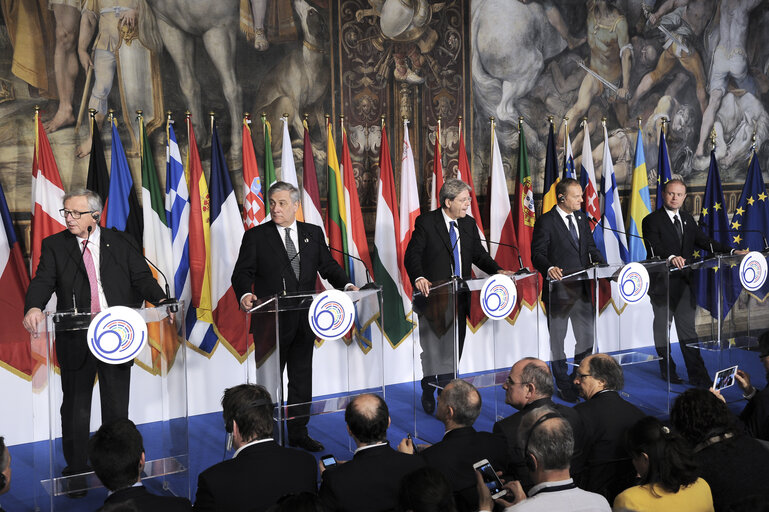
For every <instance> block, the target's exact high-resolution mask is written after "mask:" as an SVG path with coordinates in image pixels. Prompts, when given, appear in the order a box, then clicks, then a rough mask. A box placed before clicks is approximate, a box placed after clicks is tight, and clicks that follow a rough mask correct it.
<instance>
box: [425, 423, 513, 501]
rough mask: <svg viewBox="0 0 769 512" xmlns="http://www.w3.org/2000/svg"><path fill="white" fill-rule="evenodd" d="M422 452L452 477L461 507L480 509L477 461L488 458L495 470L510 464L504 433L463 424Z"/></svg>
mask: <svg viewBox="0 0 769 512" xmlns="http://www.w3.org/2000/svg"><path fill="white" fill-rule="evenodd" d="M419 456H420V457H422V458H423V459H424V461H425V463H427V465H428V466H430V467H433V468H435V469H437V470H439V471H440V472H441V473H443V475H444V476H445V477H446V479H447V480H448V481H449V485H451V489H452V491H454V498H455V500H456V502H457V508H458V510H460V511H463V510H473V511H474V510H478V492H477V491H476V487H475V486H476V480H475V478H476V477H475V471H474V470H473V464H475V463H476V462H478V461H480V460H482V459H488V461H489V462H491V465H492V466H493V467H494V469H495V470H498V471H501V470H502V469H503V468H505V467H506V466H507V445H506V443H505V438H504V437H502V436H499V435H495V434H492V433H490V432H477V431H476V430H475V429H474V428H473V427H462V428H458V429H454V430H452V431H450V432H447V433H446V434H445V435H444V436H443V439H442V440H441V441H440V442H438V443H435V444H434V445H432V446H430V447H429V448H426V449H425V450H424V451H422V452H421V453H420V454H419Z"/></svg>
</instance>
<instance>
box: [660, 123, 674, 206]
mask: <svg viewBox="0 0 769 512" xmlns="http://www.w3.org/2000/svg"><path fill="white" fill-rule="evenodd" d="M672 178H673V175H672V173H671V172H670V157H669V156H668V144H667V142H665V129H664V125H663V128H660V152H659V155H658V156H657V210H659V209H660V208H662V205H664V204H665V200H664V199H663V198H662V193H663V190H664V189H665V183H667V182H668V181H670V180H671V179H672Z"/></svg>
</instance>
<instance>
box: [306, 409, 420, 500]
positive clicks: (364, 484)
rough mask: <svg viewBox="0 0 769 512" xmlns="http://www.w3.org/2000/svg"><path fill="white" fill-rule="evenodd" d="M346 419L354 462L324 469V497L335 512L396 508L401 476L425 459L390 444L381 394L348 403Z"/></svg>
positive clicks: (388, 424) (387, 423) (322, 495)
mask: <svg viewBox="0 0 769 512" xmlns="http://www.w3.org/2000/svg"><path fill="white" fill-rule="evenodd" d="M344 419H345V422H346V423H347V432H349V434H350V435H351V436H352V438H353V440H354V441H355V445H356V446H357V449H356V450H355V455H354V456H353V458H352V460H351V461H349V462H347V463H344V464H337V465H336V466H334V467H331V468H328V469H325V470H324V469H323V468H321V471H322V478H321V484H320V492H319V495H320V497H321V500H322V501H323V503H324V505H325V506H326V507H327V508H328V509H330V510H332V511H344V512H366V511H371V512H377V511H387V510H393V509H394V508H395V506H396V504H397V496H398V487H399V485H400V482H401V479H402V478H403V476H404V475H406V474H407V473H411V472H412V471H414V470H415V469H418V468H420V467H422V466H424V461H423V460H422V459H421V458H420V457H414V456H413V455H408V454H405V453H400V452H398V451H396V450H393V449H392V448H391V447H390V444H389V443H388V442H387V429H388V427H389V426H390V412H389V410H388V409H387V404H386V403H385V401H384V400H383V399H382V397H380V396H378V395H373V394H363V395H358V396H357V397H355V398H354V399H352V400H351V401H350V403H349V404H348V405H347V409H346V410H345V413H344Z"/></svg>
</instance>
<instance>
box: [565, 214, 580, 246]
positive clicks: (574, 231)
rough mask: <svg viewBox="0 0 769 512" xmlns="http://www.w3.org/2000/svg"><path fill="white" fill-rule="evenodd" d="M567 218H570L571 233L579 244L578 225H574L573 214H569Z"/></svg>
mask: <svg viewBox="0 0 769 512" xmlns="http://www.w3.org/2000/svg"><path fill="white" fill-rule="evenodd" d="M566 218H567V219H569V233H571V237H572V238H573V239H574V243H575V244H577V246H579V236H577V226H575V225H574V219H573V218H572V216H571V215H567V216H566Z"/></svg>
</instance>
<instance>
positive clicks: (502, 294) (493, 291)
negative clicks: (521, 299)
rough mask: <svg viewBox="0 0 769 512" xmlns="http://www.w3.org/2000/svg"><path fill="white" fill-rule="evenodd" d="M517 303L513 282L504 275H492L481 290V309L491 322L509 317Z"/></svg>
mask: <svg viewBox="0 0 769 512" xmlns="http://www.w3.org/2000/svg"><path fill="white" fill-rule="evenodd" d="M517 301H518V290H517V288H516V287H515V282H514V281H513V280H512V279H511V278H510V277H509V276H506V275H504V274H494V275H493V276H491V277H490V278H488V279H487V280H486V282H485V283H483V287H482V288H481V309H483V312H484V313H486V316H487V317H489V318H491V319H492V320H501V319H503V318H506V317H507V315H509V314H510V313H511V312H512V311H513V308H514V307H515V303H516V302H517Z"/></svg>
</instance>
